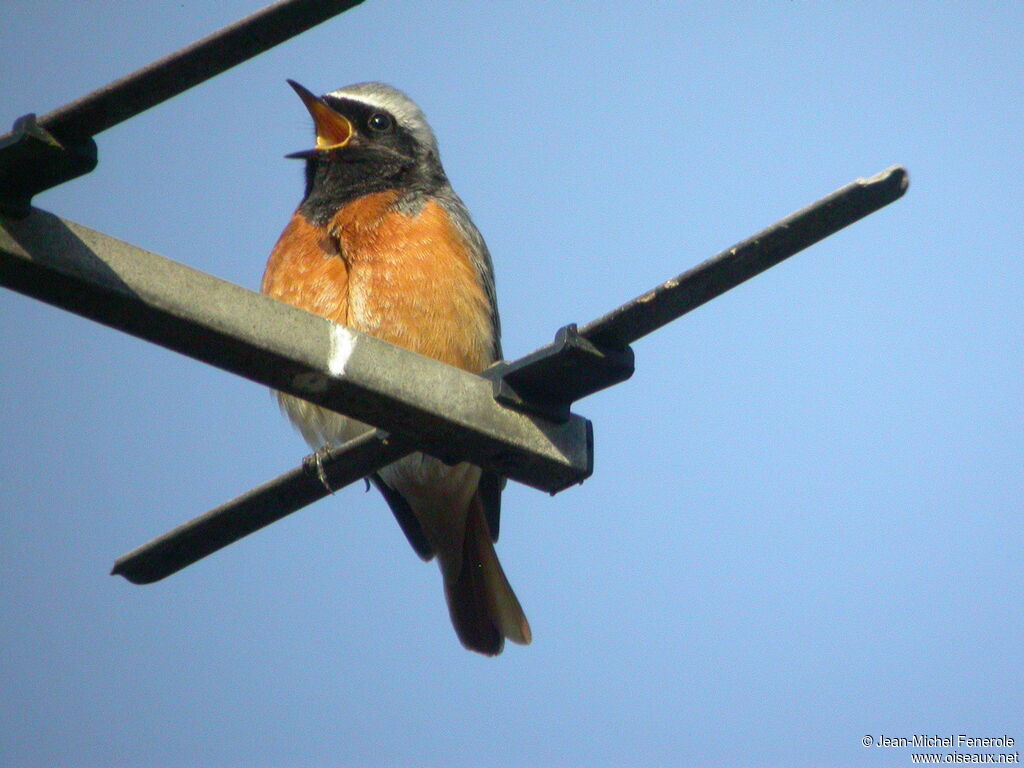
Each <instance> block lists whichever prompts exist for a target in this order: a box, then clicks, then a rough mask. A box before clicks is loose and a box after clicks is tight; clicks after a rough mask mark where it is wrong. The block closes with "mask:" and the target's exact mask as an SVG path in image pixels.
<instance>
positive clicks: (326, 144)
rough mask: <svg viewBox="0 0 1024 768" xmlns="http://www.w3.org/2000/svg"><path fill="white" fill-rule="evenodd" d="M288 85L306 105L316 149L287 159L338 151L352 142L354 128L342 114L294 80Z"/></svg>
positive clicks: (295, 154) (297, 153)
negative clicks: (332, 150) (331, 150)
mask: <svg viewBox="0 0 1024 768" xmlns="http://www.w3.org/2000/svg"><path fill="white" fill-rule="evenodd" d="M288 85H290V86H291V87H292V88H294V89H295V92H296V93H297V94H299V98H300V99H302V103H303V104H305V105H306V109H308V110H309V114H310V115H312V117H313V123H314V125H315V126H316V149H313V150H308V151H305V152H295V153H294V154H291V155H288V157H309V155H310V154H312V153H313V152H316V151H319V150H328V149H340V148H341V147H344V146H345V145H346V144H348V143H349V142H350V141H351V140H352V136H353V135H354V134H355V126H353V125H352V121H351V120H349V119H348V118H347V117H345V116H344V115H343V114H341V113H339V112H335V111H334V110H333V109H331V108H330V107H329V106H327V104H326V103H325V102H324V100H323V99H321V98H320V97H319V96H315V95H313V94H312V93H311V92H310V91H309V90H307V89H306V88H303V87H302V86H301V85H299V84H298V83H296V82H295V81H294V80H289V81H288Z"/></svg>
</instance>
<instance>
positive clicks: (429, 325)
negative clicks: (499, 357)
mask: <svg viewBox="0 0 1024 768" xmlns="http://www.w3.org/2000/svg"><path fill="white" fill-rule="evenodd" d="M396 198H397V192H394V191H389V192H380V193H376V194H372V195H366V196H364V197H362V198H359V199H358V200H354V201H353V202H351V203H349V204H348V205H345V206H344V207H342V208H341V209H340V210H339V211H338V213H337V214H335V216H334V217H333V218H332V219H331V221H330V222H329V223H328V226H327V227H326V228H323V229H321V228H317V227H314V226H312V225H311V224H310V223H309V222H308V221H306V219H305V218H304V217H303V216H302V215H301V214H299V213H296V214H295V215H294V216H293V217H292V220H291V222H290V223H289V224H288V226H287V228H286V229H285V231H284V233H283V234H282V235H281V238H280V239H279V240H278V243H277V245H276V246H275V247H274V250H273V252H272V253H271V256H270V260H269V261H268V263H267V270H266V272H265V273H264V275H263V285H262V290H263V292H264V293H265V294H267V295H269V296H273V297H274V298H277V299H280V300H281V301H286V302H288V303H290V304H294V305H296V306H298V307H301V308H303V309H305V310H306V311H308V312H313V313H315V314H318V315H322V316H324V317H326V318H328V319H330V320H332V321H334V322H336V323H339V324H341V325H345V326H348V327H350V328H354V329H356V330H359V331H365V332H366V333H370V334H373V335H374V336H377V337H379V338H382V339H384V340H385V341H389V342H391V343H392V344H397V345H399V346H402V347H405V348H407V349H411V350H413V351H415V352H419V353H420V354H422V355H427V356H429V357H433V358H436V359H438V360H441V361H443V362H446V363H448V364H450V365H455V366H458V367H460V368H464V369H466V370H470V371H474V372H476V371H480V370H483V369H484V368H485V367H487V365H489V364H490V363H491V362H492V361H493V360H492V349H493V342H494V338H493V333H494V332H493V328H492V324H491V307H490V304H489V302H488V299H487V294H486V292H485V291H484V287H483V283H482V281H481V279H480V276H479V275H478V274H477V272H476V269H475V268H474V266H473V263H472V262H471V260H470V257H469V253H468V251H467V248H466V245H465V243H464V241H463V238H462V237H461V236H460V235H459V233H458V231H457V230H456V229H455V227H454V226H453V225H452V224H451V222H450V221H449V219H448V216H447V214H446V212H445V211H444V209H443V208H442V207H441V206H439V205H438V204H437V203H434V202H427V203H426V204H425V205H424V206H423V207H422V209H421V210H420V211H419V212H418V213H417V214H416V215H414V216H409V215H406V214H403V213H401V212H399V211H396V210H394V208H393V204H394V201H395V199H396Z"/></svg>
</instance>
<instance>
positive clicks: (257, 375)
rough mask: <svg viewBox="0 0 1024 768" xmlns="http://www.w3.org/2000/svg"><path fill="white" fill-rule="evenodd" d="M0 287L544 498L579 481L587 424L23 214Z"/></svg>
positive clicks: (3, 228) (9, 231)
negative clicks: (544, 413)
mask: <svg viewBox="0 0 1024 768" xmlns="http://www.w3.org/2000/svg"><path fill="white" fill-rule="evenodd" d="M0 285H6V286H8V287H10V288H13V289H14V290H16V291H19V292H21V293H24V294H27V295H29V296H33V297H35V298H38V299H41V300H43V301H46V302H49V303H51V304H54V305H56V306H59V307H62V308H63V309H67V310H69V311H71V312H75V313H77V314H80V315H83V316H85V317H89V318H92V319H93V320H96V321H98V322H101V323H104V324H105V325H109V326H112V327H114V328H118V329H119V330H123V331H126V332H127V333H131V334H133V335H135V336H138V337H140V338H143V339H146V340H148V341H152V342H154V343H156V344H160V345H162V346H165V347H167V348H169V349H173V350H175V351H177V352H181V353H182V354H185V355H188V356H189V357H193V358H196V359H198V360H202V361H204V362H207V363H210V364H211V365H214V366H216V367H219V368H222V369H224V370H227V371H231V372H232V373H236V374H239V375H241V376H245V377H246V378H249V379H252V380H253V381H257V382H260V383H262V384H266V385H267V386H270V387H273V388H275V389H278V390H281V391H284V392H288V393H290V394H293V395H297V396H299V397H302V398H304V399H306V400H309V401H311V402H314V403H317V404H319V405H323V406H325V407H327V408H330V409H332V410H334V411H337V412H339V413H344V414H346V415H348V416H352V417H354V418H357V419H360V420H362V421H365V422H367V423H369V424H373V425H374V426H376V427H380V428H382V429H386V430H388V431H389V432H390V433H391V434H392V435H394V436H395V437H397V438H400V439H402V440H403V441H406V442H408V443H410V444H412V445H414V446H416V447H417V448H418V449H422V450H424V451H426V452H427V453H430V454H432V455H435V456H438V457H440V458H442V459H445V460H451V461H462V460H469V461H472V462H473V463H474V464H477V465H479V466H481V467H484V468H487V469H491V470H493V471H495V472H498V473H499V474H502V475H505V476H507V477H511V478H513V479H515V480H518V481H520V482H523V483H525V484H527V485H530V486H533V487H535V488H540V489H542V490H546V491H550V492H556V491H559V490H562V489H564V488H566V487H568V486H570V485H573V484H576V483H579V482H581V481H582V480H584V479H585V478H586V477H588V476H589V475H590V473H591V467H592V435H591V430H590V423H589V422H588V421H587V420H586V419H583V418H581V417H579V416H576V415H573V416H571V418H570V419H569V420H568V421H566V422H565V423H564V424H555V423H552V422H550V421H547V420H545V419H543V418H540V417H537V416H530V415H527V414H523V413H519V412H517V411H515V410H512V409H509V408H506V407H503V406H502V405H500V404H498V403H497V402H496V401H495V400H494V397H493V394H492V385H491V383H490V382H489V381H487V380H485V379H483V378H481V377H479V376H475V375H473V374H470V373H467V372H466V371H462V370H459V369H456V368H453V367H451V366H448V365H444V364H443V363H440V362H438V361H436V360H432V359H430V358H427V357H423V356H421V355H417V354H415V353H413V352H410V351H408V350H405V349H402V348H400V347H396V346H393V345H391V344H388V343H386V342H384V341H381V340H380V339H377V338H374V337H373V336H369V335H367V334H363V333H358V332H356V331H352V330H349V329H346V328H342V327H341V326H337V325H334V324H333V323H330V322H328V321H327V320H325V319H324V318H321V317H317V316H315V315H311V314H309V313H307V312H303V311H302V310H299V309H297V308H295V307H292V306H289V305H287V304H283V303H281V302H278V301H275V300H273V299H269V298H267V297H265V296H261V295H259V294H257V293H253V292H252V291H247V290H245V289H244V288H240V287H239V286H236V285H233V284H231V283H228V282H225V281H223V280H218V279H217V278H215V277H212V276H210V275H207V274H204V273H203V272H199V271H197V270H194V269H190V268H189V267H186V266H184V265H181V264H178V263H176V262H173V261H171V260H169V259H165V258H163V257H161V256H157V255H156V254H153V253H149V252H148V251H144V250H142V249H140V248H136V247H135V246H132V245H129V244H128V243H124V242H122V241H120V240H116V239H114V238H111V237H109V236H107V235H104V234H102V233H100V232H96V231H94V230H91V229H88V228H87V227H83V226H81V225H79V224H75V223H73V222H70V221H66V220H63V219H60V218H58V217H56V216H54V215H52V214H49V213H46V212H44V211H39V210H37V209H33V211H32V213H31V214H30V215H29V216H28V217H27V218H25V219H20V220H11V219H3V218H0Z"/></svg>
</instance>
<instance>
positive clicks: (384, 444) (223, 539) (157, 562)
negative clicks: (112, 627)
mask: <svg viewBox="0 0 1024 768" xmlns="http://www.w3.org/2000/svg"><path fill="white" fill-rule="evenodd" d="M410 450H411V448H410V447H409V446H408V445H407V444H405V443H402V442H400V441H397V440H394V439H391V438H390V437H389V436H388V435H387V433H386V432H382V431H380V430H378V431H375V432H371V433H369V434H366V435H363V436H360V437H357V438H356V439H354V440H352V441H350V442H348V443H346V444H345V445H343V446H341V447H340V448H336V449H333V450H331V451H329V452H327V453H324V454H322V455H321V454H313V455H312V456H309V457H307V460H306V461H305V462H303V464H302V466H300V467H297V468H296V469H293V470H291V471H290V472H286V473H285V474H283V475H281V476H280V477H277V478H275V479H273V480H271V481H269V482H267V483H264V484H263V485H261V486H259V487H258V488H254V489H252V490H251V491H249V492H247V493H244V494H242V495H241V496H239V497H238V498H235V499H232V500H231V501H229V502H227V503H225V504H222V505H221V506H219V507H217V508H216V509H212V510H210V511H209V512H207V513H206V514H205V515H202V516H201V517H197V518H195V519H194V520H190V521H189V522H187V523H184V524H183V525H179V526H178V527H177V528H175V529H174V530H172V531H168V532H167V533H165V534H164V535H162V536H160V537H159V538H156V539H153V540H152V541H150V542H149V543H147V544H143V545H142V546H141V547H139V548H137V549H134V550H132V551H131V552H129V553H128V554H126V555H123V556H122V557H119V558H118V559H117V562H115V563H114V569H113V570H112V571H111V574H117V575H120V576H124V577H125V578H126V579H128V581H130V582H132V583H133V584H152V583H153V582H154V581H159V580H160V579H163V578H165V577H167V576H170V575H171V574H172V573H177V572H178V571H180V570H181V569H182V568H184V567H186V566H188V565H191V564H192V563H194V562H196V561H197V560H201V559H202V558H204V557H206V556H207V555H211V554H213V553H214V552H216V551H217V550H219V549H223V548H224V547H226V546H227V545H228V544H231V543H233V542H235V541H238V540H239V539H240V538H242V537H243V536H248V535H249V534H250V533H255V532H256V531H258V530H259V529H260V528H263V527H265V526H267V525H270V524H271V523H273V522H276V521H277V520H280V519H281V518H282V517H285V516H287V515H289V514H291V513H292V512H294V511H295V510H296V509H301V508H302V507H304V506H306V505H307V504H312V503H313V502H314V501H317V500H319V499H322V498H323V497H324V496H326V495H328V494H329V493H332V492H333V491H337V490H339V489H341V488H343V487H344V486H346V485H348V484H349V483H354V482H356V481H357V480H360V479H361V478H363V477H365V476H366V475H368V474H370V473H372V472H375V471H376V470H378V469H380V468H381V467H383V466H385V465H386V464H390V463H391V462H392V461H395V460H396V459H400V458H401V457H402V456H404V455H405V454H406V453H409V452H410ZM325 481H326V483H327V485H325V484H324V483H325ZM328 486H329V488H328Z"/></svg>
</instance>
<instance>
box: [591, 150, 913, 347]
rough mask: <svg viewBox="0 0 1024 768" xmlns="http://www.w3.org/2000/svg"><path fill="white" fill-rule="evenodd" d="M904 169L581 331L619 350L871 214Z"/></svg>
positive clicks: (822, 203)
mask: <svg viewBox="0 0 1024 768" xmlns="http://www.w3.org/2000/svg"><path fill="white" fill-rule="evenodd" d="M909 183H910V179H909V176H908V174H907V171H906V169H905V168H902V167H901V166H893V167H892V168H888V169H886V170H884V171H882V172H881V173H879V174H877V175H875V176H872V177H870V178H867V179H857V180H856V181H854V182H852V183H850V184H847V185H846V186H845V187H843V188H841V189H838V190H836V191H835V192H833V193H832V194H831V195H828V196H827V197H823V198H822V199H821V200H818V201H817V202H816V203H812V204H811V205H809V206H807V207H806V208H803V209H801V210H799V211H797V212H796V213H794V214H792V215H790V216H787V217H786V218H785V219H782V221H779V222H777V223H775V224H773V225H772V226H770V227H768V228H767V229H765V230H762V231H761V232H758V233H757V234H756V235H754V236H753V237H749V238H747V239H746V240H744V241H743V242H742V243H738V244H737V245H734V246H733V247H732V248H729V249H728V250H725V251H722V252H721V253H719V254H718V255H717V256H713V257H712V258H710V259H708V260H707V261H705V262H704V263H702V264H698V265H697V266H696V267H694V268H693V269H690V270H688V271H686V272H683V273H682V274H681V275H679V276H678V277H674V278H672V279H671V280H668V281H667V282H664V283H662V284H661V285H659V286H658V287H657V288H655V289H653V290H651V291H648V292H647V293H645V294H643V295H642V296H639V297H637V298H635V299H633V300H632V301H630V302H628V303H626V304H623V305H622V306H621V307H618V308H617V309H613V310H612V311H611V312H609V313H608V314H606V315H604V316H602V317H599V318H598V319H597V320H594V321H592V322H590V323H587V324H586V325H585V326H583V327H582V328H581V329H580V331H579V333H580V335H581V336H583V337H584V338H586V339H588V340H589V341H591V342H593V343H595V344H599V345H602V346H606V347H609V348H612V349H616V348H619V349H621V348H623V347H626V346H628V345H629V344H632V343H633V342H634V341H636V340H637V339H639V338H641V337H642V336H646V335H647V334H648V333H651V332H652V331H656V330H657V329H658V328H661V327H662V326H663V325H666V324H667V323H670V322H672V321H673V320H675V319H676V318H679V317H682V316H683V315H685V314H686V313H687V312H690V311H691V310H694V309H696V308H697V307H699V306H700V305H701V304H704V303H706V302H708V301H710V300H711V299H713V298H715V297H716V296H720V295H721V294H723V293H725V292H726V291H728V290H729V289H730V288H735V287H736V286H737V285H739V284H740V283H742V282H744V281H746V280H749V279H750V278H752V277H754V276H755V275H759V274H760V273H762V272H764V271H765V270H766V269H768V268H769V267H774V266H775V265H776V264H778V263H779V262H780V261H783V260H784V259H788V258H789V257H790V256H792V255H793V254H795V253H799V252H800V251H802V250H803V249H804V248H807V247H808V246H810V245H813V244H814V243H816V242H818V241H819V240H823V239H824V238H826V237H828V236H829V235H831V234H833V233H835V232H838V231H839V230H840V229H842V228H843V227H846V226H848V225H850V224H853V223H854V222H855V221H858V220H859V219H862V218H864V217H865V216H867V215H868V214H870V213H874V212H875V211H877V210H878V209H879V208H883V207H884V206H886V205H888V204H889V203H891V202H893V201H894V200H898V199H899V198H900V197H902V196H903V193H904V192H906V191H907V186H908V184H909Z"/></svg>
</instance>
